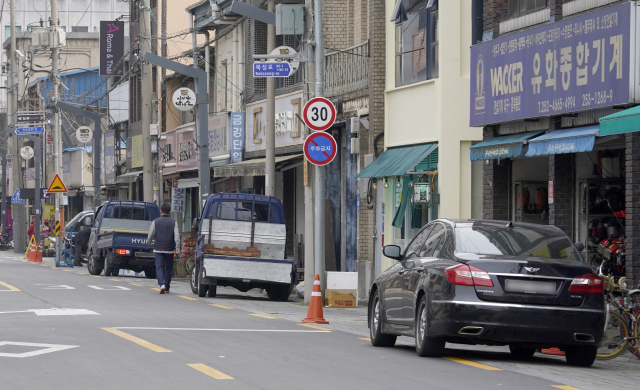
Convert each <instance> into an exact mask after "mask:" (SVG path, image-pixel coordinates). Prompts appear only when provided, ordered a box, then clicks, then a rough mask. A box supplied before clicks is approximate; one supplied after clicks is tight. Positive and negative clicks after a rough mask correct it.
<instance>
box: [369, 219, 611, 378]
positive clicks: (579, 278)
mask: <svg viewBox="0 0 640 390" xmlns="http://www.w3.org/2000/svg"><path fill="white" fill-rule="evenodd" d="M582 249H583V246H582V244H580V243H577V244H576V245H574V244H573V243H572V242H571V241H570V240H569V238H568V237H567V236H566V235H565V234H564V233H563V232H562V231H561V230H560V229H558V228H556V227H553V226H541V225H534V224H528V223H517V222H508V221H489V220H473V221H450V220H442V219H440V220H437V221H433V222H431V223H429V224H428V225H426V226H425V227H423V228H422V229H421V230H420V232H419V233H418V234H417V235H416V237H415V238H414V239H413V240H412V241H411V243H410V244H409V245H408V246H407V249H406V250H405V251H404V253H401V250H400V247H398V246H396V245H387V246H385V247H384V248H383V252H384V255H385V256H386V257H389V258H392V259H395V260H397V262H396V264H395V265H394V266H392V267H391V268H389V269H387V270H386V271H384V272H383V273H382V274H381V275H380V276H378V277H377V278H376V279H375V281H374V283H373V286H372V288H371V295H370V297H371V299H370V302H369V328H370V333H371V343H372V344H373V345H374V346H393V345H394V344H395V341H396V337H397V336H409V337H415V344H416V351H417V352H418V355H420V356H441V355H442V353H443V351H444V347H445V343H447V342H449V343H461V344H485V345H508V346H509V349H510V351H511V353H512V354H513V355H516V356H520V357H526V356H532V355H533V354H534V353H535V351H536V350H537V349H539V348H550V347H558V348H560V349H563V350H564V351H565V353H566V359H567V362H568V363H569V364H572V365H578V366H585V367H588V366H591V365H592V364H593V361H594V360H595V357H596V350H597V346H598V345H599V343H600V342H601V340H602V337H603V331H604V326H605V319H606V311H605V303H604V297H603V281H602V279H601V278H599V277H598V276H597V275H596V274H594V273H593V272H592V271H591V269H590V268H589V267H588V266H587V265H586V264H585V263H584V261H583V260H582V258H581V256H580V250H582Z"/></svg>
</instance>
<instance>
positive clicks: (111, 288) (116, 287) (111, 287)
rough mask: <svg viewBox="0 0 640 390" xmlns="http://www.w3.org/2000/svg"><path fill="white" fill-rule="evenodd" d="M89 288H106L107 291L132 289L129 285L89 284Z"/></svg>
mask: <svg viewBox="0 0 640 390" xmlns="http://www.w3.org/2000/svg"><path fill="white" fill-rule="evenodd" d="M87 287H89V288H93V289H95V290H106V291H116V290H121V291H123V290H126V291H131V289H130V288H128V287H123V286H108V285H107V286H87Z"/></svg>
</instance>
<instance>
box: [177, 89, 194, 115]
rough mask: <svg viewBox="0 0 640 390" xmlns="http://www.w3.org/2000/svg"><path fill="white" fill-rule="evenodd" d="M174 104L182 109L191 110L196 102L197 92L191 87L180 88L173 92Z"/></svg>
mask: <svg viewBox="0 0 640 390" xmlns="http://www.w3.org/2000/svg"><path fill="white" fill-rule="evenodd" d="M172 101H173V105H174V106H175V107H176V108H177V109H178V110H180V111H189V110H191V109H192V108H193V107H194V106H195V104H196V94H195V92H193V91H192V90H191V89H189V88H178V89H176V91H175V92H174V93H173V98H172Z"/></svg>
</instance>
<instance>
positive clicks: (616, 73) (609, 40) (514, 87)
mask: <svg viewBox="0 0 640 390" xmlns="http://www.w3.org/2000/svg"><path fill="white" fill-rule="evenodd" d="M631 7H632V3H626V4H621V5H619V6H617V7H611V8H606V9H603V10H600V11H598V12H591V13H588V14H585V15H582V16H577V17H574V18H568V19H565V20H562V21H560V22H557V23H551V24H549V25H546V26H544V27H539V28H534V29H530V30H527V31H523V32H521V33H518V34H513V35H508V36H505V37H503V38H498V39H495V40H492V41H489V42H485V43H482V44H478V45H475V46H472V47H471V80H470V81H471V83H470V84H471V94H470V95H471V96H470V97H471V106H470V110H471V112H470V124H471V126H482V125H486V124H491V123H499V122H505V121H512V120H518V119H524V118H535V117H542V116H550V115H557V114H561V113H566V112H576V111H582V110H589V109H594V108H600V107H608V106H613V105H616V104H624V103H629V101H631V90H630V81H629V79H630V55H631V50H632V49H631V47H632V46H631V43H632V41H631V14H632V9H631Z"/></svg>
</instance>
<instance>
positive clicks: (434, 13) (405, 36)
mask: <svg viewBox="0 0 640 390" xmlns="http://www.w3.org/2000/svg"><path fill="white" fill-rule="evenodd" d="M402 5H403V6H404V10H405V12H406V20H403V19H404V18H399V19H398V20H397V21H396V39H395V50H396V87H400V86H403V85H407V84H412V83H416V82H419V81H424V80H429V79H433V78H436V77H438V64H439V61H438V41H439V37H438V35H439V34H438V5H437V1H429V0H402ZM428 5H431V7H429V8H428V7H427V6H428Z"/></svg>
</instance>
